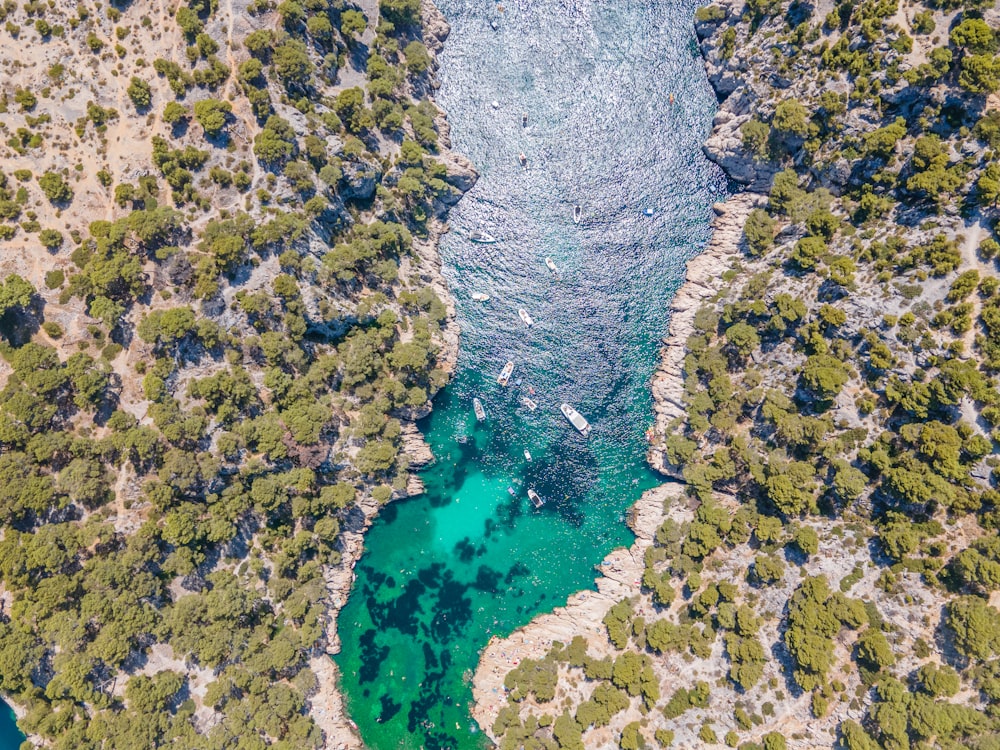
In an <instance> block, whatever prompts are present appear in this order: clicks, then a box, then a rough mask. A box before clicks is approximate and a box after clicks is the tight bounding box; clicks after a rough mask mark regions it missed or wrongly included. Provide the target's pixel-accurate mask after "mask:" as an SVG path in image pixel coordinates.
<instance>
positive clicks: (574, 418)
mask: <svg viewBox="0 0 1000 750" xmlns="http://www.w3.org/2000/svg"><path fill="white" fill-rule="evenodd" d="M559 411H561V412H562V413H563V416H564V417H566V419H568V420H569V423H570V424H571V425H573V426H574V427H575V428H576V429H578V430H579V431H580V434H581V435H583V436H584V437H587V435H589V434H590V422H588V421H587V420H586V419H584V418H583V415H582V414H580V412H578V411H577V410H576V409H574V408H573V407H572V406H570V405H569V404H562V405H560V406H559Z"/></svg>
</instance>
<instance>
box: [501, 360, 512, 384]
mask: <svg viewBox="0 0 1000 750" xmlns="http://www.w3.org/2000/svg"><path fill="white" fill-rule="evenodd" d="M512 372H514V363H513V362H512V361H510V360H508V361H507V364H505V365H504V366H503V369H502V370H501V371H500V377H499V378H497V382H498V383H499V384H500V385H504V386H505V385H507V383H509V382H510V374H511V373H512Z"/></svg>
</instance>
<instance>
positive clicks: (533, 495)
mask: <svg viewBox="0 0 1000 750" xmlns="http://www.w3.org/2000/svg"><path fill="white" fill-rule="evenodd" d="M528 499H529V500H531V504H532V505H534V506H535V507H536V508H541V507H542V506H543V505H545V501H544V500H542V498H540V497H539V496H538V493H537V492H535V491H534V490H528Z"/></svg>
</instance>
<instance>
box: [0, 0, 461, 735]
mask: <svg viewBox="0 0 1000 750" xmlns="http://www.w3.org/2000/svg"><path fill="white" fill-rule="evenodd" d="M428 21H430V22H431V24H432V26H433V28H430V27H429V28H430V31H429V33H428V34H427V35H426V36H425V33H424V23H425V22H428ZM446 33H447V27H446V26H445V25H444V24H443V21H442V20H441V19H440V17H439V16H438V15H436V11H434V9H433V7H432V6H427V7H425V8H421V6H420V3H419V1H418V0H383V2H382V3H381V8H378V7H376V6H375V5H365V6H363V7H357V6H352V5H349V4H346V3H344V2H343V1H342V0H304V1H301V2H300V0H285V1H284V2H281V3H280V4H278V3H275V2H272V0H253V2H250V3H249V4H247V3H244V2H242V0H222V2H219V1H218V0H190V2H188V1H187V0H180V1H179V2H175V3H162V2H149V1H148V0H134V2H127V1H123V2H111V3H103V2H93V1H91V0H83V1H82V2H80V3H55V2H43V1H41V0H32V1H31V2H25V3H21V4H18V3H15V2H11V1H10V0H7V2H5V3H3V4H0V71H2V84H0V86H2V90H0V134H2V139H0V140H2V145H0V249H2V253H0V255H2V257H0V272H2V274H0V281H2V284H0V338H2V343H0V355H2V362H0V523H2V532H0V594H2V596H0V603H2V609H0V692H2V693H3V694H4V695H5V696H8V697H9V698H10V699H11V700H12V702H13V704H14V705H15V706H16V707H17V708H18V710H19V716H20V721H19V726H20V727H21V728H22V730H23V731H25V732H26V733H27V734H28V735H29V737H30V738H31V740H32V741H34V742H38V743H42V744H44V745H46V746H49V747H53V748H73V749H74V750H82V749H83V748H98V747H100V748H105V749H110V748H119V749H121V750H124V749H126V748H128V749H132V748H151V747H160V746H167V745H169V746H170V747H173V748H177V749H178V750H180V749H181V748H198V749H199V750H206V749H207V748H246V749H248V750H249V749H256V748H263V747H278V748H296V750H298V749H300V748H310V747H321V746H324V745H325V744H331V743H332V738H331V737H330V736H329V733H330V732H331V731H334V730H337V729H338V727H337V726H334V724H333V723H331V722H332V720H333V718H334V717H332V715H331V714H330V712H329V711H327V710H325V709H324V711H321V712H317V711H316V708H317V706H318V705H320V704H321V703H323V704H324V705H325V702H331V701H332V702H333V703H334V704H336V703H337V700H336V695H335V690H334V685H333V667H332V664H331V663H330V661H329V659H328V657H327V655H326V652H327V650H328V649H329V648H330V647H331V646H332V643H331V641H332V640H333V638H334V633H335V631H334V616H335V613H336V609H337V608H339V606H340V605H341V604H342V603H343V602H342V595H343V594H344V593H345V592H344V591H342V590H336V589H333V590H332V589H331V588H330V584H328V581H342V580H344V579H345V578H349V575H350V573H349V569H348V570H347V572H346V573H343V567H344V566H349V565H350V564H353V560H354V557H356V555H357V554H359V547H360V544H359V543H355V544H353V546H352V545H347V544H345V542H344V534H345V532H346V531H347V530H351V531H352V532H357V531H358V530H359V529H361V528H363V527H364V525H365V524H366V523H367V521H368V520H369V519H370V516H371V515H372V514H373V513H374V512H376V510H377V508H378V506H379V505H380V504H382V503H385V502H387V501H388V500H390V498H392V497H399V496H402V495H405V494H408V493H410V492H414V491H419V482H415V481H413V480H412V478H411V477H410V475H409V467H410V459H409V456H408V455H407V453H406V452H405V451H404V450H403V448H404V447H405V445H404V443H405V442H407V440H408V441H409V442H410V443H415V444H416V445H417V446H418V447H419V446H421V442H420V441H419V439H418V438H419V436H417V435H416V433H415V430H414V429H413V427H412V424H411V422H412V420H413V419H414V418H416V417H419V416H422V415H424V414H426V413H427V412H428V410H429V408H430V407H429V398H430V396H431V395H432V394H433V393H434V391H435V390H436V389H438V388H439V387H440V386H441V385H442V384H443V383H444V382H445V381H446V379H447V377H448V373H449V371H450V369H451V367H452V365H453V357H454V354H455V351H454V349H455V346H456V342H455V331H454V325H453V323H452V321H451V312H450V303H449V302H448V300H447V297H446V296H445V295H446V291H445V290H444V287H443V282H442V281H441V280H440V277H439V274H438V268H437V266H438V260H437V255H436V253H435V248H434V245H435V242H436V239H437V237H438V236H439V235H440V233H441V231H443V225H442V224H441V221H440V220H441V219H442V218H443V216H444V214H445V213H446V211H447V207H448V206H449V205H451V204H453V203H454V202H455V201H456V200H457V199H458V198H459V197H460V195H461V192H462V191H463V190H466V189H468V187H469V186H470V185H471V184H472V181H473V180H474V177H475V176H474V173H472V171H471V170H470V169H469V168H468V167H467V166H466V164H465V163H464V162H463V161H462V160H460V159H457V158H455V157H454V156H453V155H451V154H449V153H448V152H447V132H446V130H445V129H444V128H445V123H444V119H443V116H442V115H441V113H440V112H439V111H438V110H437V109H436V108H435V106H434V104H433V103H432V102H431V101H430V99H429V98H428V96H429V94H430V93H431V92H432V89H433V86H434V85H435V84H434V81H433V70H434V61H433V56H432V55H433V50H434V49H435V48H437V47H439V46H440V39H441V38H443V36H444V35H445V34H446ZM351 555H353V556H354V557H351Z"/></svg>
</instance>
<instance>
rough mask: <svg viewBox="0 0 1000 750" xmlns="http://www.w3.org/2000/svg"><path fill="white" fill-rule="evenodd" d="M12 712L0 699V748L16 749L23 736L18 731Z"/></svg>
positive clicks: (19, 745)
mask: <svg viewBox="0 0 1000 750" xmlns="http://www.w3.org/2000/svg"><path fill="white" fill-rule="evenodd" d="M15 721H16V718H15V717H14V712H13V711H11V710H10V706H8V705H7V704H6V703H4V702H3V701H0V750H18V748H19V747H21V743H22V742H23V741H24V739H25V737H24V735H23V734H21V732H20V731H18V728H17V724H16V723H15Z"/></svg>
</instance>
